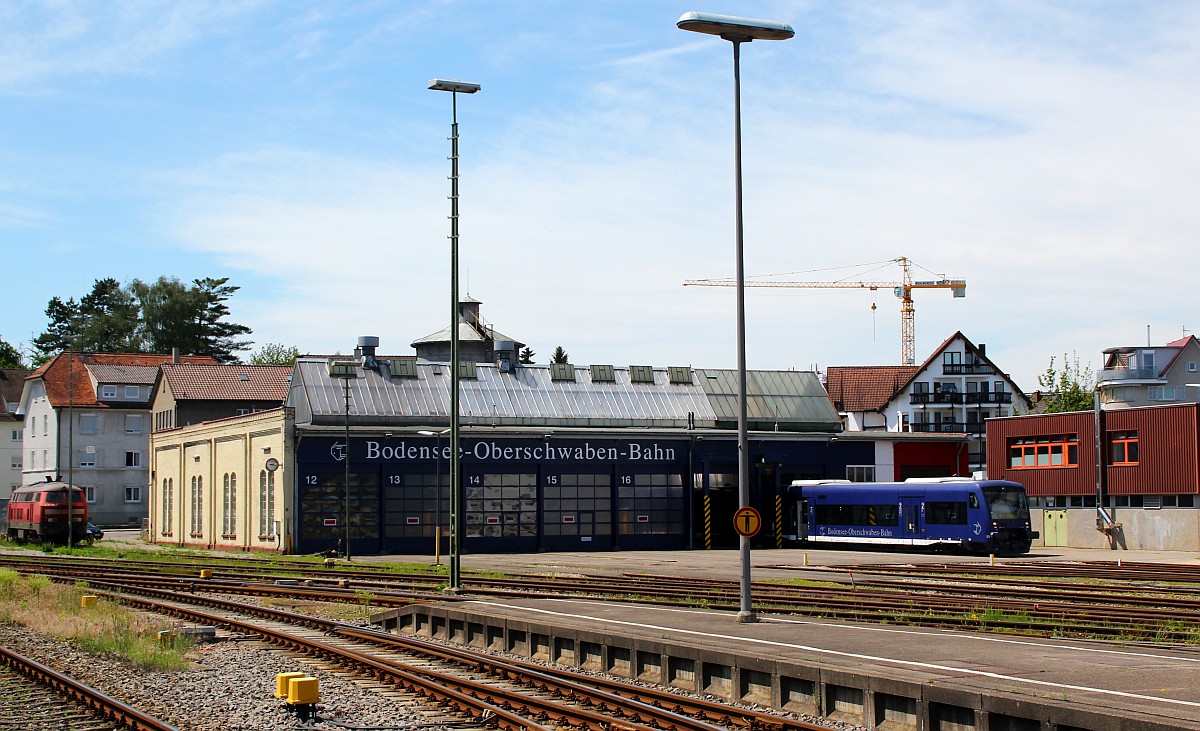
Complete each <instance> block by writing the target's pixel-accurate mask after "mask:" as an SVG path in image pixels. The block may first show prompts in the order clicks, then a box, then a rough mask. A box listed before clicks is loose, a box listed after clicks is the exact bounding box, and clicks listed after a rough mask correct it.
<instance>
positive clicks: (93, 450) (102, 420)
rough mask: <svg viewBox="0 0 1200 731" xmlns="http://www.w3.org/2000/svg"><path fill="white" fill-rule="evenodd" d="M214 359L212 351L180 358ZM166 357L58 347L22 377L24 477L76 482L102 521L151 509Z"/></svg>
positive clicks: (125, 520)
mask: <svg viewBox="0 0 1200 731" xmlns="http://www.w3.org/2000/svg"><path fill="white" fill-rule="evenodd" d="M181 360H183V361H184V362H188V363H214V362H215V361H213V359H211V358H208V357H189V358H185V359H181ZM169 362H171V356H167V355H133V354H108V353H61V354H59V355H56V356H55V357H54V358H52V359H51V360H49V361H47V362H46V363H44V364H43V365H42V366H41V367H40V368H38V369H37V370H35V371H34V372H33V373H32V374H31V375H30V376H29V378H28V379H26V381H25V385H24V389H23V390H22V392H21V400H20V404H19V405H18V407H17V411H18V413H19V414H20V415H21V416H23V417H24V426H25V428H24V433H23V440H22V442H23V444H22V452H23V455H22V467H21V471H22V478H23V479H22V481H23V482H24V483H25V484H29V483H32V482H37V481H41V480H45V479H46V478H47V477H49V478H60V477H61V478H62V479H64V480H68V481H70V482H72V483H73V484H74V485H76V486H77V487H79V488H81V489H83V490H84V492H85V493H86V494H87V500H88V510H89V512H90V514H91V517H92V520H93V521H94V522H95V523H97V524H99V525H110V526H115V525H138V524H140V523H141V521H142V519H143V518H144V517H146V515H147V509H146V503H145V500H146V496H147V494H148V488H147V486H148V484H149V480H150V476H149V464H150V459H149V445H150V427H151V424H150V397H151V393H152V391H153V386H154V382H155V378H156V377H157V376H158V369H159V366H161V365H163V364H164V363H169Z"/></svg>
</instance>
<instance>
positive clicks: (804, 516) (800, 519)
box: [793, 498, 808, 541]
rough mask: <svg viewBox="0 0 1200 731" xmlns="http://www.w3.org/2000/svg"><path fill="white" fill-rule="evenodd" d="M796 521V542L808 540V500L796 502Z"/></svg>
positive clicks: (801, 499) (803, 499)
mask: <svg viewBox="0 0 1200 731" xmlns="http://www.w3.org/2000/svg"><path fill="white" fill-rule="evenodd" d="M793 517H794V519H795V521H796V540H798V541H807V540H808V498H800V500H798V501H796V514H795V516H793Z"/></svg>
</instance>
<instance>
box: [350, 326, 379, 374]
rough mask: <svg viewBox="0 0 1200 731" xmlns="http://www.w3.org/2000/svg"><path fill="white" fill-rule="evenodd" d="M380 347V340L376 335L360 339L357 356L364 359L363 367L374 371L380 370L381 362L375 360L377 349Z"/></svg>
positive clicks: (364, 336) (356, 351)
mask: <svg viewBox="0 0 1200 731" xmlns="http://www.w3.org/2000/svg"><path fill="white" fill-rule="evenodd" d="M378 347H379V338H377V337H375V336H374V335H363V336H362V337H360V338H359V339H358V347H357V348H355V349H354V352H355V355H358V356H360V357H361V358H362V367H363V368H368V369H370V370H373V371H378V370H379V362H378V361H377V360H375V349H376V348H378Z"/></svg>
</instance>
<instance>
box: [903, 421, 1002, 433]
mask: <svg viewBox="0 0 1200 731" xmlns="http://www.w3.org/2000/svg"><path fill="white" fill-rule="evenodd" d="M909 427H911V430H912V431H915V432H943V433H944V432H952V433H954V434H964V433H965V434H984V433H985V432H986V431H987V430H986V429H985V428H984V424H983V422H982V421H966V422H963V421H935V422H929V423H926V424H918V423H911V424H909Z"/></svg>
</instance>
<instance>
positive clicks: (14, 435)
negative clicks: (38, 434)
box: [12, 429, 21, 442]
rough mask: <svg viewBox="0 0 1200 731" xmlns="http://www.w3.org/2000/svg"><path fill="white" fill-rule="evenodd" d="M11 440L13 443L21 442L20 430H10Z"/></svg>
mask: <svg viewBox="0 0 1200 731" xmlns="http://www.w3.org/2000/svg"><path fill="white" fill-rule="evenodd" d="M12 440H13V441H14V442H19V441H21V430H20V429H13V430H12Z"/></svg>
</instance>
